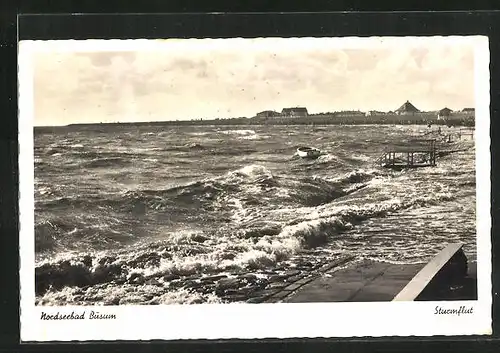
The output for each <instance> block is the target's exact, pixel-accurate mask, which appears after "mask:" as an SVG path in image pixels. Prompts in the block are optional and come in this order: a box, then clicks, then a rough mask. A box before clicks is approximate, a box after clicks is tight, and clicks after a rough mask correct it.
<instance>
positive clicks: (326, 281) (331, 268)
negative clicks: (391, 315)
mask: <svg viewBox="0 0 500 353" xmlns="http://www.w3.org/2000/svg"><path fill="white" fill-rule="evenodd" d="M262 299H263V300H262V301H264V302H268V303H276V302H285V303H304V302H377V301H393V300H400V301H423V300H432V301H437V300H475V299H477V276H476V264H475V263H469V264H468V263H467V259H466V257H465V255H464V253H463V251H462V246H461V245H455V246H451V245H450V246H449V247H446V248H445V249H443V250H442V251H441V252H440V253H439V254H438V255H437V256H436V257H434V258H433V259H432V260H431V261H430V262H428V263H427V264H425V263H424V264H412V265H407V264H405V265H401V264H389V263H383V262H376V261H370V260H363V261H356V260H355V259H354V258H352V257H349V258H347V257H346V258H342V259H339V260H338V261H335V262H333V263H330V264H327V265H324V266H322V267H321V268H320V269H319V270H317V271H316V272H315V273H313V274H311V275H310V276H308V277H305V278H302V279H299V280H298V281H296V282H293V283H290V284H288V285H287V286H286V287H284V288H282V289H281V290H279V291H276V292H274V293H269V294H268V296H267V297H266V298H262ZM262 301H261V302H262ZM254 302H255V301H254Z"/></svg>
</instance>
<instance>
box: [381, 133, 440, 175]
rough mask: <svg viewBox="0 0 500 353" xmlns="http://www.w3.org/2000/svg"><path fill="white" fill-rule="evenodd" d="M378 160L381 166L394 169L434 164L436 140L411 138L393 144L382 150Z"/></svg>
mask: <svg viewBox="0 0 500 353" xmlns="http://www.w3.org/2000/svg"><path fill="white" fill-rule="evenodd" d="M378 161H379V163H380V164H381V165H382V166H383V167H385V168H394V169H403V168H420V167H431V166H435V165H436V141H435V140H433V139H431V140H429V139H421V140H418V139H417V140H415V139H411V140H408V141H406V142H404V143H403V142H400V143H399V144H394V145H393V146H391V147H388V148H386V149H385V150H384V153H383V154H382V156H381V157H380V158H379V159H378Z"/></svg>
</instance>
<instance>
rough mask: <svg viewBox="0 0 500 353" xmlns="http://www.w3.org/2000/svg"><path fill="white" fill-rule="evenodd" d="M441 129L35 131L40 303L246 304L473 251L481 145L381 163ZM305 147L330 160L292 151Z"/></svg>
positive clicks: (456, 144) (455, 144) (452, 145)
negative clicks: (422, 164) (285, 290)
mask: <svg viewBox="0 0 500 353" xmlns="http://www.w3.org/2000/svg"><path fill="white" fill-rule="evenodd" d="M433 129H434V128H433V127H428V126H425V125H418V126H416V125H353V126H349V125H331V126H134V125H116V126H114V125H103V126H100V125H95V126H82V127H78V126H73V127H71V128H59V129H58V128H54V129H53V130H52V131H50V132H47V131H45V132H43V131H41V132H37V131H35V141H34V160H35V249H36V255H35V266H36V269H35V277H36V281H35V282H36V304H37V305H126V304H134V305H138V304H144V305H155V304H156V305H158V304H197V303H234V302H247V301H251V300H252V298H256V297H258V296H259V295H260V293H262V292H263V291H264V292H265V291H266V290H268V289H269V288H272V287H277V286H278V287H279V284H280V283H286V282H287V279H289V278H291V277H293V278H298V277H300V276H307V274H308V273H310V272H311V271H312V270H313V269H315V268H318V266H321V265H323V264H327V263H329V262H332V261H335V260H336V259H339V258H341V257H345V256H346V255H349V256H351V257H352V258H353V260H352V261H365V260H373V261H381V262H388V263H395V264H417V263H425V262H426V261H428V260H429V259H430V258H431V257H432V256H434V255H436V253H437V252H439V251H440V250H441V249H442V248H443V247H444V246H446V244H448V243H453V242H463V243H464V244H465V246H464V251H465V253H466V255H467V257H468V259H469V261H475V260H476V211H475V208H476V187H475V186H476V179H475V178H476V169H475V147H474V141H473V139H470V140H468V141H467V140H460V141H452V142H449V141H446V142H445V141H444V140H443V142H442V145H443V146H445V147H446V148H447V149H449V150H453V151H454V152H453V153H449V154H444V155H442V156H440V157H439V158H438V159H437V161H436V162H437V165H436V166H435V167H428V168H415V169H406V170H392V169H388V168H383V167H381V166H380V163H378V162H377V160H378V158H379V157H380V156H381V154H382V153H383V151H384V150H385V149H386V148H388V147H389V146H391V145H393V144H394V143H399V142H401V141H403V142H404V141H406V140H408V141H409V139H411V138H415V137H422V136H429V134H430V133H431V130H433ZM458 129H459V128H458V127H454V128H447V127H443V130H441V131H440V134H439V133H436V136H437V138H438V139H439V138H440V137H441V136H444V135H445V134H447V133H453V132H454V131H456V130H458ZM433 133H435V131H434V132H433ZM299 146H313V147H316V148H319V149H320V150H321V151H322V155H321V156H319V157H318V158H317V159H302V158H299V157H297V156H296V155H295V152H296V149H297V148H298V147H299Z"/></svg>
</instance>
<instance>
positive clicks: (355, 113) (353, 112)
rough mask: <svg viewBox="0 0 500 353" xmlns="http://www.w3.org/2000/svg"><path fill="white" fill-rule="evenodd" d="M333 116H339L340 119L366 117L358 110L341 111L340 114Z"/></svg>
mask: <svg viewBox="0 0 500 353" xmlns="http://www.w3.org/2000/svg"><path fill="white" fill-rule="evenodd" d="M335 116H340V117H349V116H366V114H365V113H363V112H362V111H360V110H342V111H340V112H336V113H335Z"/></svg>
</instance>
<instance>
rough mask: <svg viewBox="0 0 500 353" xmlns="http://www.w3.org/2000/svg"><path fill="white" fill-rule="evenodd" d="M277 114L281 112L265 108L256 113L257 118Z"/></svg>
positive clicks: (270, 116) (272, 116)
mask: <svg viewBox="0 0 500 353" xmlns="http://www.w3.org/2000/svg"><path fill="white" fill-rule="evenodd" d="M277 116H280V113H278V112H276V111H274V110H264V111H262V112H259V113H257V115H256V117H257V118H274V117H277Z"/></svg>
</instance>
